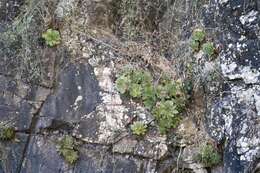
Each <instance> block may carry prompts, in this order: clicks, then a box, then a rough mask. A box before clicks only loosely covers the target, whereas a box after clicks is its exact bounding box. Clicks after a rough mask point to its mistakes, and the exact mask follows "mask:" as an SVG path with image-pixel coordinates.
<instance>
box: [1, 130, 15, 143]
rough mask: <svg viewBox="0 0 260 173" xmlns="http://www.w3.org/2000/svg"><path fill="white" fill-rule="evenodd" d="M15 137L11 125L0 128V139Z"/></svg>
mask: <svg viewBox="0 0 260 173" xmlns="http://www.w3.org/2000/svg"><path fill="white" fill-rule="evenodd" d="M14 138H15V129H14V128H13V127H3V128H0V139H1V140H5V141H8V140H12V139H14Z"/></svg>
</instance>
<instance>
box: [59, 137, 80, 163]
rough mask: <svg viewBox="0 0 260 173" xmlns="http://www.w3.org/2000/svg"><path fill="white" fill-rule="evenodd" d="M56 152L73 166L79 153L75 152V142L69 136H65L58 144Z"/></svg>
mask: <svg viewBox="0 0 260 173" xmlns="http://www.w3.org/2000/svg"><path fill="white" fill-rule="evenodd" d="M58 151H59V153H60V154H61V155H62V156H63V157H64V159H65V160H66V161H67V162H68V163H69V164H74V163H75V162H76V161H77V160H78V158H79V153H78V151H77V150H75V142H74V140H73V138H72V137H71V136H68V135H67V136H65V137H63V138H62V139H61V140H60V141H59V142H58Z"/></svg>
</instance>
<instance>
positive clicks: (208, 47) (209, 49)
mask: <svg viewBox="0 0 260 173" xmlns="http://www.w3.org/2000/svg"><path fill="white" fill-rule="evenodd" d="M202 50H203V52H204V54H206V55H208V56H209V57H211V56H213V55H214V54H215V47H214V44H213V43H212V42H207V43H204V44H203V45H202Z"/></svg>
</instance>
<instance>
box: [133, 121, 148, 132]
mask: <svg viewBox="0 0 260 173" xmlns="http://www.w3.org/2000/svg"><path fill="white" fill-rule="evenodd" d="M131 130H132V133H133V134H134V135H138V136H143V135H145V133H146V132H147V125H146V124H144V123H143V122H141V121H136V122H134V123H133V124H132V125H131Z"/></svg>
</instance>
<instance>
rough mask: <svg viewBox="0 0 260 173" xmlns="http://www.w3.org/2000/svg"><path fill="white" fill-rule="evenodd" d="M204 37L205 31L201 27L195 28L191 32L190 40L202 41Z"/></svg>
mask: <svg viewBox="0 0 260 173" xmlns="http://www.w3.org/2000/svg"><path fill="white" fill-rule="evenodd" d="M205 37H206V33H205V31H203V30H201V29H196V30H195V31H194V32H193V33H192V40H194V41H198V42H202V41H203V40H204V39H205Z"/></svg>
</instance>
